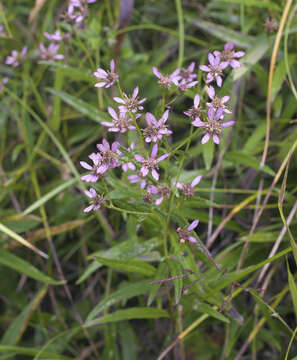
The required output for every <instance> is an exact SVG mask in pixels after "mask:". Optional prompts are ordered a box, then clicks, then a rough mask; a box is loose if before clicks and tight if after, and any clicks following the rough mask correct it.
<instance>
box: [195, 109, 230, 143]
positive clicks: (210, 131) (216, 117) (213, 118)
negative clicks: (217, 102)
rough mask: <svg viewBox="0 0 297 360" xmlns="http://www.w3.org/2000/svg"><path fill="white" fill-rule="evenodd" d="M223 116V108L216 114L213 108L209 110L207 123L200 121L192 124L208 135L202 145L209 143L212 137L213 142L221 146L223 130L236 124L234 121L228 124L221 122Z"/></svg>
mask: <svg viewBox="0 0 297 360" xmlns="http://www.w3.org/2000/svg"><path fill="white" fill-rule="evenodd" d="M222 115H223V110H222V108H219V109H218V111H217V112H215V111H214V108H213V107H211V108H209V110H208V119H207V122H203V121H201V120H198V119H196V120H194V121H193V122H192V125H194V126H196V127H202V128H204V131H205V133H206V134H205V135H204V136H203V138H202V140H201V142H202V144H205V143H207V142H208V140H209V139H210V137H212V140H213V142H214V143H215V144H219V143H220V136H221V135H222V130H223V129H222V128H224V127H227V126H232V125H233V124H234V121H227V122H222V121H220V119H221V118H222Z"/></svg>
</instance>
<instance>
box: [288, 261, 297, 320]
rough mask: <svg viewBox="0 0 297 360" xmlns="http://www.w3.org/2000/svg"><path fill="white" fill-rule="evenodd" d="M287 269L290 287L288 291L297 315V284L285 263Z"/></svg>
mask: <svg viewBox="0 0 297 360" xmlns="http://www.w3.org/2000/svg"><path fill="white" fill-rule="evenodd" d="M287 270H288V277H289V287H290V293H291V296H292V300H293V305H294V310H295V315H296V316H297V286H296V283H295V280H294V276H293V275H292V273H291V271H290V268H289V266H288V263H287Z"/></svg>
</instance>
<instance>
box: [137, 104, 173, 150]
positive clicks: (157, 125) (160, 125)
mask: <svg viewBox="0 0 297 360" xmlns="http://www.w3.org/2000/svg"><path fill="white" fill-rule="evenodd" d="M168 114H169V110H166V111H165V112H164V114H163V115H162V117H161V119H160V120H159V121H157V120H156V118H155V117H154V115H153V114H151V113H146V114H145V121H146V123H147V125H148V126H147V128H146V129H144V130H143V136H144V140H145V142H147V143H149V142H157V141H158V140H161V139H162V137H163V135H167V136H168V135H170V134H172V131H171V130H169V129H168V128H167V125H166V121H167V119H168Z"/></svg>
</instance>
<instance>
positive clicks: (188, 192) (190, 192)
mask: <svg viewBox="0 0 297 360" xmlns="http://www.w3.org/2000/svg"><path fill="white" fill-rule="evenodd" d="M201 178H202V176H201V175H199V176H196V177H195V179H194V180H193V181H192V182H191V184H183V183H180V182H174V185H175V186H176V187H177V188H178V189H181V190H182V191H183V192H184V196H185V197H186V198H189V197H192V196H194V195H195V189H194V187H195V186H196V185H198V184H199V183H200V180H201Z"/></svg>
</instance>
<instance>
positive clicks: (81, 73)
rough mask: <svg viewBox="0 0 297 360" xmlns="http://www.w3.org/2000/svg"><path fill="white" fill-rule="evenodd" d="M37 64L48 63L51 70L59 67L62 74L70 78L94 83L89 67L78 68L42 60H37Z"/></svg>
mask: <svg viewBox="0 0 297 360" xmlns="http://www.w3.org/2000/svg"><path fill="white" fill-rule="evenodd" d="M39 64H44V65H48V66H50V67H51V69H53V70H56V69H61V70H62V71H63V75H65V76H68V77H70V78H71V80H77V81H86V82H89V83H90V84H93V83H94V79H93V78H92V72H91V71H90V69H83V70H80V69H77V68H75V67H72V66H69V65H67V64H64V63H58V62H54V61H44V60H42V61H39Z"/></svg>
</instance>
